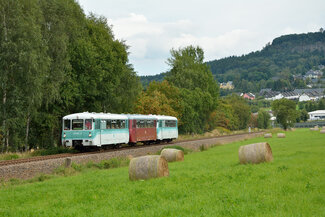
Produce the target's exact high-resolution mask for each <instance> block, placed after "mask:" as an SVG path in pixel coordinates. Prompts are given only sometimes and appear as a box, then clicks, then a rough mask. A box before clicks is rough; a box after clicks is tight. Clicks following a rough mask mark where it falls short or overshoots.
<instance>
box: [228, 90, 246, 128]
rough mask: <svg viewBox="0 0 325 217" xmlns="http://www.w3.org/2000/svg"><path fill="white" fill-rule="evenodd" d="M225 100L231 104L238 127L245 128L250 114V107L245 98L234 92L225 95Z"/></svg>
mask: <svg viewBox="0 0 325 217" xmlns="http://www.w3.org/2000/svg"><path fill="white" fill-rule="evenodd" d="M226 102H227V103H228V104H230V105H231V106H232V108H233V110H234V116H237V117H238V129H245V128H247V125H248V122H249V120H250V116H251V109H250V107H249V105H248V104H247V102H246V101H245V99H243V98H242V97H240V96H238V95H236V94H232V95H230V96H227V97H226Z"/></svg>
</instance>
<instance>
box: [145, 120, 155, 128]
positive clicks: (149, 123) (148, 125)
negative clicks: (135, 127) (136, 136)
mask: <svg viewBox="0 0 325 217" xmlns="http://www.w3.org/2000/svg"><path fill="white" fill-rule="evenodd" d="M147 127H150V128H152V127H155V123H154V121H153V120H147Z"/></svg>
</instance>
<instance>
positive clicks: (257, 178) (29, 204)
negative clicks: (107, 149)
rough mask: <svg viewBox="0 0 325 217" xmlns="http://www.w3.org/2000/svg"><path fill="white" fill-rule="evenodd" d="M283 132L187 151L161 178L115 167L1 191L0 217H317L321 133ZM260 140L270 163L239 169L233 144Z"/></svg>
mask: <svg viewBox="0 0 325 217" xmlns="http://www.w3.org/2000/svg"><path fill="white" fill-rule="evenodd" d="M286 134H287V138H285V139H278V138H276V136H275V135H273V138H272V139H264V138H255V139H251V140H246V141H243V142H236V143H233V144H229V145H224V146H217V147H214V148H211V149H209V150H206V151H203V152H194V153H190V154H188V155H186V156H185V161H184V162H177V163H170V164H169V170H170V177H166V178H161V179H152V180H147V181H135V182H131V181H129V179H128V168H127V167H122V168H116V169H109V170H99V169H97V170H95V169H93V170H88V171H86V172H81V173H78V174H76V175H74V176H67V177H55V178H52V179H49V180H45V181H43V182H35V183H26V184H19V185H9V186H2V187H1V188H0V216H325V134H320V133H319V132H311V131H309V130H306V129H305V130H297V131H294V132H286ZM261 141H267V142H269V144H270V145H271V148H272V151H273V156H274V161H273V162H272V163H267V164H259V165H240V164H239V163H238V162H239V161H238V148H239V146H240V145H244V144H249V143H255V142H261Z"/></svg>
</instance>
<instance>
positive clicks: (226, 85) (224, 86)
mask: <svg viewBox="0 0 325 217" xmlns="http://www.w3.org/2000/svg"><path fill="white" fill-rule="evenodd" d="M220 88H221V89H226V90H232V89H234V88H235V86H234V84H233V82H232V81H228V82H227V83H220Z"/></svg>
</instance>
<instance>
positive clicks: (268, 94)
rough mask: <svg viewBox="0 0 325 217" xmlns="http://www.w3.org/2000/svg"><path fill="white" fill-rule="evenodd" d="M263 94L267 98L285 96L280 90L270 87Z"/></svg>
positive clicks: (272, 98) (275, 98) (274, 98)
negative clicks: (273, 89)
mask: <svg viewBox="0 0 325 217" xmlns="http://www.w3.org/2000/svg"><path fill="white" fill-rule="evenodd" d="M260 93H261V92H260ZM262 96H264V98H265V99H266V100H277V99H282V98H283V95H282V94H281V93H280V92H278V91H272V90H271V89H269V90H268V91H264V92H263V94H262Z"/></svg>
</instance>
